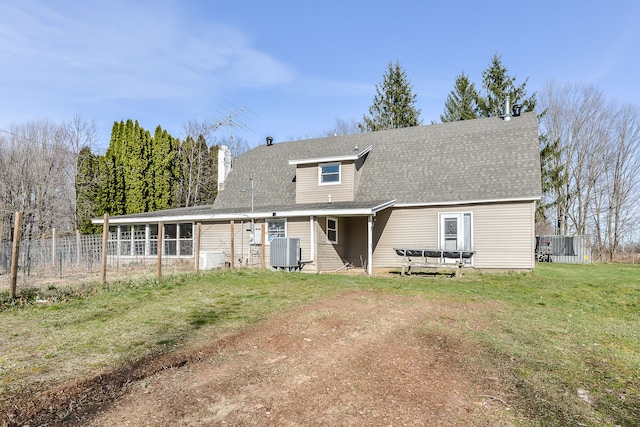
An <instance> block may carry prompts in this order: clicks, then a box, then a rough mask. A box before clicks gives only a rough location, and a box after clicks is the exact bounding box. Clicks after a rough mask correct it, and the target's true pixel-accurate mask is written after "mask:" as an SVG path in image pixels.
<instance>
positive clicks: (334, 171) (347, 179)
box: [289, 146, 371, 203]
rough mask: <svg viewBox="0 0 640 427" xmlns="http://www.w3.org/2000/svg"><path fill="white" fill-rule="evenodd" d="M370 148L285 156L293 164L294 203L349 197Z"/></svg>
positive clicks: (318, 201)
mask: <svg viewBox="0 0 640 427" xmlns="http://www.w3.org/2000/svg"><path fill="white" fill-rule="evenodd" d="M370 151H371V146H369V147H367V148H365V149H364V150H358V147H355V148H354V150H353V152H351V153H349V154H344V155H336V156H328V157H315V158H308V159H294V160H289V164H290V165H295V166H296V203H332V202H351V201H353V199H354V197H355V195H356V191H357V190H358V184H359V182H360V174H361V169H362V166H363V165H364V162H365V160H366V158H367V155H368V154H369V152H370Z"/></svg>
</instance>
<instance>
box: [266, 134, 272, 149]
mask: <svg viewBox="0 0 640 427" xmlns="http://www.w3.org/2000/svg"><path fill="white" fill-rule="evenodd" d="M272 145H273V137H272V136H268V137H267V147H271V146H272Z"/></svg>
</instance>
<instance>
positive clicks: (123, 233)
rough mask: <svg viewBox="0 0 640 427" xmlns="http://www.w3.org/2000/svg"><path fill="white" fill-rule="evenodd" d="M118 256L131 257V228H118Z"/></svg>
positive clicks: (127, 226) (128, 226) (126, 226)
mask: <svg viewBox="0 0 640 427" xmlns="http://www.w3.org/2000/svg"><path fill="white" fill-rule="evenodd" d="M120 255H125V256H126V255H131V226H130V225H121V226H120Z"/></svg>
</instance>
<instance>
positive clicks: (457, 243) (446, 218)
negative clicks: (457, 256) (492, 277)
mask: <svg viewBox="0 0 640 427" xmlns="http://www.w3.org/2000/svg"><path fill="white" fill-rule="evenodd" d="M471 222H472V221H471V213H442V214H440V249H442V250H445V251H471V250H473V242H472V238H471V236H472V230H471ZM465 262H468V263H470V262H471V260H470V259H465Z"/></svg>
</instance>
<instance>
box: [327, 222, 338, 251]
mask: <svg viewBox="0 0 640 427" xmlns="http://www.w3.org/2000/svg"><path fill="white" fill-rule="evenodd" d="M329 221H334V222H335V223H336V228H335V231H336V240H335V241H333V240H331V239H329V230H330V229H329ZM326 225H327V234H326V235H327V243H331V244H332V245H337V244H338V218H334V217H332V216H328V217H327V220H326Z"/></svg>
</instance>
